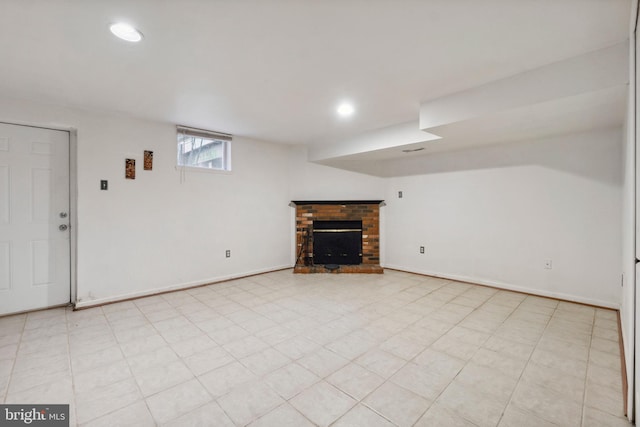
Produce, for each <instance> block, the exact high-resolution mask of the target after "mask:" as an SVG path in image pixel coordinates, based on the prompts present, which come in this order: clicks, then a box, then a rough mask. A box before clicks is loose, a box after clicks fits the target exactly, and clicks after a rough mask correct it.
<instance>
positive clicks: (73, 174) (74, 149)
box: [0, 118, 78, 314]
mask: <svg viewBox="0 0 640 427" xmlns="http://www.w3.org/2000/svg"><path fill="white" fill-rule="evenodd" d="M0 123H2V124H7V125H15V126H25V127H31V128H38V129H49V130H57V131H63V132H67V133H68V134H69V227H70V233H69V259H70V265H69V273H70V276H69V304H71V305H73V307H74V309H75V306H76V297H77V295H78V282H77V277H78V274H77V273H78V268H77V259H78V257H77V255H78V130H77V128H75V127H71V126H58V125H46V124H41V123H34V122H28V121H22V120H12V119H9V120H3V119H2V118H0ZM13 314H15V313H13Z"/></svg>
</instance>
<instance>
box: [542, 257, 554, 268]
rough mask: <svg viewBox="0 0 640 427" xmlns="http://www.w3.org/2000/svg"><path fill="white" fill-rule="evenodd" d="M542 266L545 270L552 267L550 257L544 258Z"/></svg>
mask: <svg viewBox="0 0 640 427" xmlns="http://www.w3.org/2000/svg"><path fill="white" fill-rule="evenodd" d="M544 268H545V269H547V270H551V269H552V268H553V263H552V262H551V260H550V259H546V260H544Z"/></svg>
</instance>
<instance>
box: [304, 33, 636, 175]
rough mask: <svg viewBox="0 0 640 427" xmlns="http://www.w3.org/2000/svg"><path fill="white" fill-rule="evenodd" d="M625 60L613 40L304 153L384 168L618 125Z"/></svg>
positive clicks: (367, 168)
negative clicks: (415, 116) (410, 117)
mask: <svg viewBox="0 0 640 427" xmlns="http://www.w3.org/2000/svg"><path fill="white" fill-rule="evenodd" d="M627 67H628V44H627V43H626V42H625V43H619V44H616V45H613V46H611V47H608V48H605V49H600V50H597V51H595V52H590V53H588V54H585V55H580V56H577V57H574V58H569V59H567V60H564V61H559V62H556V63H553V64H550V65H547V66H544V67H539V68H536V69H533V70H530V71H527V72H524V73H521V74H518V75H515V76H511V77H508V78H505V79H501V80H497V81H494V82H491V83H488V84H485V85H482V86H479V87H476V88H473V89H469V90H466V91H462V92H458V93H454V94H452V95H450V96H445V97H441V98H438V99H435V100H432V101H429V102H425V103H423V104H422V105H421V107H420V120H419V122H409V123H404V124H402V125H398V126H389V127H386V128H383V129H379V130H376V131H370V132H367V133H364V134H361V135H358V136H356V137H353V138H350V139H345V140H342V141H339V142H333V143H330V144H327V143H326V142H325V144H322V145H317V146H311V148H310V150H309V160H311V161H317V162H319V163H323V164H327V165H331V166H335V167H340V168H345V169H349V170H356V171H358V172H364V173H370V174H373V175H384V174H385V173H384V167H383V161H384V160H391V159H397V160H399V161H401V159H403V158H413V157H416V156H424V155H429V154H431V153H435V152H442V151H453V150H459V149H464V148H472V147H478V146H482V145H491V144H498V143H506V142H517V141H523V140H532V139H538V138H544V137H551V136H555V135H564V134H569V133H577V132H585V131H588V130H593V129H603V128H610V127H616V126H621V125H622V121H623V118H624V114H625V106H626V96H627V82H628V77H627ZM418 129H422V131H425V132H424V135H426V137H422V138H421V137H420V132H419V131H418ZM426 131H428V132H426ZM415 148H425V149H424V150H422V151H418V152H413V153H404V152H403V150H406V149H415Z"/></svg>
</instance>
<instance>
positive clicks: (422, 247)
mask: <svg viewBox="0 0 640 427" xmlns="http://www.w3.org/2000/svg"><path fill="white" fill-rule="evenodd" d="M420 253H421V254H423V253H424V246H420Z"/></svg>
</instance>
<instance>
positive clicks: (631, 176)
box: [620, 2, 637, 420]
mask: <svg viewBox="0 0 640 427" xmlns="http://www.w3.org/2000/svg"><path fill="white" fill-rule="evenodd" d="M635 3H636V2H634V5H633V8H632V10H634V11H635V10H636V8H637V4H635ZM632 16H633V19H632V23H631V37H630V38H629V76H635V75H636V68H635V52H636V47H635V44H636V41H635V35H634V31H633V28H635V13H632ZM629 80H630V81H629V89H628V99H627V116H626V118H625V123H624V128H623V134H622V135H623V138H624V141H623V147H622V155H623V158H622V166H623V191H622V275H623V285H624V287H623V288H622V290H621V303H620V326H621V333H622V341H623V345H624V361H625V367H626V373H627V387H628V388H627V409H628V411H627V417H628V418H629V419H630V420H633V419H634V416H635V411H634V404H635V400H634V398H635V393H634V389H635V387H634V383H635V376H636V374H635V373H634V371H635V364H634V359H635V345H634V335H635V325H634V321H635V307H636V304H635V298H636V296H635V285H636V283H635V282H636V277H635V276H636V272H635V266H636V265H635V260H636V224H635V222H636V124H635V117H636V106H635V95H634V94H635V91H636V85H635V79H634V78H630V79H629Z"/></svg>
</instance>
